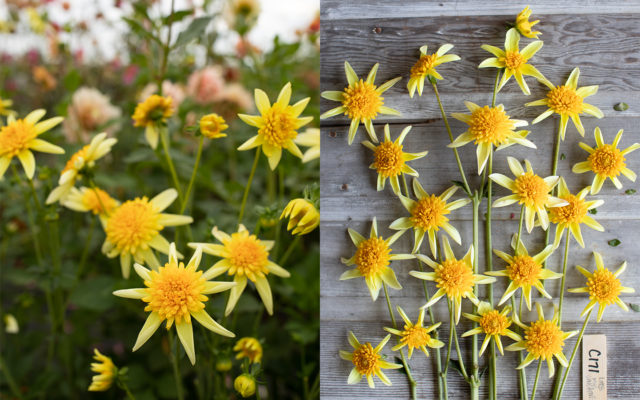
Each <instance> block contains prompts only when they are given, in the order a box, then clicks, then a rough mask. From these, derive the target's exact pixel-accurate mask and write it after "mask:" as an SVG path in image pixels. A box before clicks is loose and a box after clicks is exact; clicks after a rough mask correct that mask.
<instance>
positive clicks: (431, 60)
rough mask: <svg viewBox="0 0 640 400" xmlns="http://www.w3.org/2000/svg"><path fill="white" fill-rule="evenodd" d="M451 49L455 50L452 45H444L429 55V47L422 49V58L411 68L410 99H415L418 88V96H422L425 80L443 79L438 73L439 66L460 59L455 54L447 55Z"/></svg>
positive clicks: (425, 46) (408, 87) (408, 86)
mask: <svg viewBox="0 0 640 400" xmlns="http://www.w3.org/2000/svg"><path fill="white" fill-rule="evenodd" d="M451 49H453V45H452V44H443V45H442V46H440V48H439V49H438V50H437V51H436V52H435V53H433V54H427V45H424V46H422V47H420V58H419V59H418V61H416V63H415V64H413V67H411V77H410V78H409V83H407V89H409V97H413V94H414V93H415V91H416V88H417V89H418V96H422V90H423V89H424V80H425V78H427V77H433V79H442V75H440V74H439V73H438V71H436V67H437V66H438V65H441V64H444V63H447V62H451V61H458V60H459V59H460V57H459V56H457V55H455V54H446V53H447V52H448V51H449V50H451Z"/></svg>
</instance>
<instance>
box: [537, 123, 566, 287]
mask: <svg viewBox="0 0 640 400" xmlns="http://www.w3.org/2000/svg"><path fill="white" fill-rule="evenodd" d="M558 121H559V122H558V132H557V134H556V142H555V144H554V146H553V159H552V161H551V175H552V176H553V175H556V173H557V172H558V157H559V154H560V142H561V141H562V138H561V137H560V124H561V122H560V120H558ZM556 189H557V186H555V187H554V188H553V191H552V192H551V193H552V194H553V193H555V191H556ZM550 234H551V229H547V230H546V231H545V233H544V247H547V246H548V245H549V236H550ZM542 267H543V268H546V267H547V260H544V262H543V263H542ZM542 287H544V281H542Z"/></svg>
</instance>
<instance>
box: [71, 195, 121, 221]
mask: <svg viewBox="0 0 640 400" xmlns="http://www.w3.org/2000/svg"><path fill="white" fill-rule="evenodd" d="M61 204H62V205H63V206H65V207H67V208H69V209H71V210H73V211H77V212H91V213H93V215H98V216H100V221H101V222H102V223H103V226H104V224H106V222H107V216H108V215H109V214H111V213H112V212H113V211H114V210H115V209H116V208H117V207H118V206H119V205H120V202H119V201H118V200H116V199H114V198H113V197H111V196H109V193H107V192H105V191H104V190H102V189H99V188H97V187H96V188H88V187H84V186H83V187H81V188H80V189H78V188H75V187H74V188H71V191H70V192H69V195H68V196H67V197H66V198H65V200H64V201H62V202H61Z"/></svg>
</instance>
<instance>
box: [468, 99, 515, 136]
mask: <svg viewBox="0 0 640 400" xmlns="http://www.w3.org/2000/svg"><path fill="white" fill-rule="evenodd" d="M513 126H514V124H513V121H511V120H510V119H509V116H508V115H507V114H506V113H505V112H504V110H501V109H499V108H498V107H494V108H491V107H489V106H484V107H482V108H478V109H476V110H475V111H473V112H472V113H471V119H470V121H469V132H470V133H471V134H472V135H473V137H474V139H475V141H476V144H477V143H492V144H494V145H500V144H502V143H503V142H504V141H505V140H506V139H507V137H508V136H509V134H510V133H511V129H513Z"/></svg>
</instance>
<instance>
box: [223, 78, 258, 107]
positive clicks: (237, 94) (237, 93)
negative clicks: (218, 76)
mask: <svg viewBox="0 0 640 400" xmlns="http://www.w3.org/2000/svg"><path fill="white" fill-rule="evenodd" d="M220 98H221V100H224V101H228V102H230V103H233V104H235V105H237V106H238V108H239V109H241V110H244V111H252V110H253V97H252V96H251V93H249V91H247V89H245V88H244V86H242V85H241V84H239V83H231V84H229V85H227V86H225V88H224V90H223V91H222V94H221V95H220Z"/></svg>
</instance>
